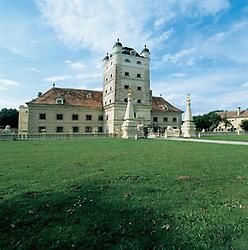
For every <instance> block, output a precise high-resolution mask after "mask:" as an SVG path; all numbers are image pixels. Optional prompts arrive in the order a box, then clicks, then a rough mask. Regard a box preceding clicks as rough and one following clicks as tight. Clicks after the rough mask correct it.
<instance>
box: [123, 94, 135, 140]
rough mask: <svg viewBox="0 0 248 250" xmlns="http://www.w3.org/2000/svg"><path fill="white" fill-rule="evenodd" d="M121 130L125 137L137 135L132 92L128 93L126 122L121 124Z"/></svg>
mask: <svg viewBox="0 0 248 250" xmlns="http://www.w3.org/2000/svg"><path fill="white" fill-rule="evenodd" d="M121 130H122V138H123V139H129V138H135V135H136V133H137V123H136V120H135V118H134V111H133V104H132V99H131V93H129V94H128V103H127V108H126V113H125V117H124V122H123V124H122V125H121Z"/></svg>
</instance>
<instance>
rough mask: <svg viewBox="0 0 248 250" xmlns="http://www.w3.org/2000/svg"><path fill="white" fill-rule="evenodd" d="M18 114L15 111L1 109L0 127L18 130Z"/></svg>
mask: <svg viewBox="0 0 248 250" xmlns="http://www.w3.org/2000/svg"><path fill="white" fill-rule="evenodd" d="M18 114H19V112H18V111H17V110H16V109H7V108H3V109H2V110H1V111H0V127H1V128H5V127H6V126H7V125H9V126H10V127H11V128H18Z"/></svg>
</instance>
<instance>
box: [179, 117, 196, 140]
mask: <svg viewBox="0 0 248 250" xmlns="http://www.w3.org/2000/svg"><path fill="white" fill-rule="evenodd" d="M181 130H182V135H183V137H186V138H189V137H192V136H193V137H194V136H196V133H195V130H196V127H195V124H194V122H189V121H185V122H184V124H183V125H182V127H181Z"/></svg>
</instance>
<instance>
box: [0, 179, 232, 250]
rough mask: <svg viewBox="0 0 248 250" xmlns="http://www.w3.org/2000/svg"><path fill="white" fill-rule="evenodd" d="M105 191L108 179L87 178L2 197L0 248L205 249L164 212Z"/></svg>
mask: <svg viewBox="0 0 248 250" xmlns="http://www.w3.org/2000/svg"><path fill="white" fill-rule="evenodd" d="M107 192H108V184H105V185H100V186H99V183H98V185H97V184H96V183H84V184H82V185H74V186H71V187H69V188H68V190H67V191H66V192H59V193H53V192H49V191H45V192H28V193H23V194H22V195H20V196H18V197H15V198H13V199H10V200H2V201H1V209H0V218H1V229H0V234H1V236H0V249H203V248H199V247H197V246H196V245H195V244H196V242H194V240H195V238H194V237H193V236H192V238H191V236H189V234H187V235H183V232H182V231H181V232H180V231H178V230H177V228H176V226H177V225H179V224H180V222H178V221H174V220H177V219H176V218H175V217H174V218H173V217H171V216H169V215H167V214H166V211H165V212H164V213H163V214H162V215H161V214H160V215H159V216H160V218H159V219H158V218H157V216H158V215H157V214H156V212H155V211H153V210H152V209H151V208H150V207H142V206H139V205H138V204H135V205H134V203H133V202H126V201H125V199H124V198H122V197H121V198H120V199H118V195H117V198H116V199H111V200H106V197H108V196H107V195H106V193H107ZM127 195H128V194H127ZM179 232H180V233H179ZM230 233H232V232H230Z"/></svg>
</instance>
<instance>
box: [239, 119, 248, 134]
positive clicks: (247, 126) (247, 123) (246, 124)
mask: <svg viewBox="0 0 248 250" xmlns="http://www.w3.org/2000/svg"><path fill="white" fill-rule="evenodd" d="M240 127H241V128H242V129H243V130H244V131H245V132H248V120H243V121H242V122H241V125H240Z"/></svg>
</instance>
